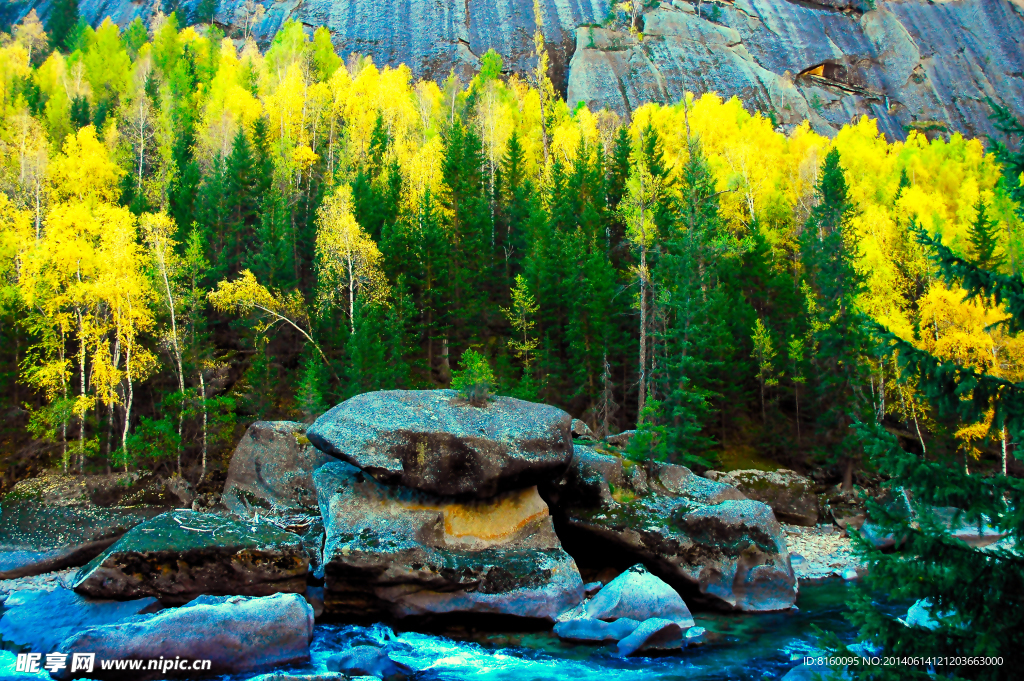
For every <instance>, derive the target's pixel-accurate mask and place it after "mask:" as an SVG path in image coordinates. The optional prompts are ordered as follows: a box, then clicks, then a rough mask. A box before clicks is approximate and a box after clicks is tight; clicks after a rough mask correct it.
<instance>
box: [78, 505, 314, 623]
mask: <svg viewBox="0 0 1024 681" xmlns="http://www.w3.org/2000/svg"><path fill="white" fill-rule="evenodd" d="M308 571H309V557H308V555H307V554H306V550H305V549H304V548H303V546H302V542H301V540H300V538H299V537H298V536H296V535H294V534H292V533H290V532H285V531H284V530H281V529H279V528H278V527H276V526H274V525H271V524H269V523H256V522H247V523H242V522H238V521H235V520H231V519H228V518H224V517H221V516H217V515H213V514H210V513H197V512H195V511H171V512H168V513H165V514H163V515H160V516H158V517H156V518H154V519H153V520H150V521H149V522H146V523H144V524H142V525H139V526H138V527H135V528H133V529H132V530H131V531H130V532H128V533H127V534H125V536H123V537H122V538H121V539H119V540H118V541H117V542H116V543H115V544H114V545H113V546H111V547H110V548H109V549H107V550H106V551H104V552H103V553H102V554H101V555H99V556H97V557H96V558H95V559H93V560H92V561H91V562H90V563H89V564H88V565H86V566H85V567H83V568H82V569H81V570H80V571H79V573H78V576H77V578H76V580H75V584H74V588H75V591H77V592H78V593H81V594H85V595H88V596H92V597H94V598H116V599H128V598H140V597H143V596H155V597H157V598H159V599H161V601H163V602H164V603H168V604H175V603H187V602H189V601H191V600H192V599H194V598H196V597H197V596H199V595H202V594H213V595H247V596H267V595H270V594H274V593H278V592H291V593H304V592H305V590H306V574H307V572H308Z"/></svg>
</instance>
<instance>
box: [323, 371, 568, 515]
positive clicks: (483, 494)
mask: <svg viewBox="0 0 1024 681" xmlns="http://www.w3.org/2000/svg"><path fill="white" fill-rule="evenodd" d="M571 423H572V419H571V418H570V417H569V415H568V414H567V413H565V412H564V411H562V410H561V409H558V408H557V407H552V406H549V405H546V404H536V403H533V402H525V401H523V400H518V399H515V398H512V397H497V398H494V399H493V400H491V401H490V402H489V403H488V404H487V405H486V406H484V407H476V406H473V405H471V404H469V403H468V402H466V401H465V400H463V399H462V398H460V397H459V396H458V393H456V392H455V391H453V390H386V391H381V392H372V393H364V394H362V395H357V396H356V397H353V398H351V399H348V400H346V401H345V402H342V403H341V404H339V405H338V406H336V407H334V408H333V409H331V410H330V411H328V412H327V413H326V414H324V415H323V416H321V417H320V418H318V419H317V420H316V422H315V423H314V424H313V425H312V426H310V427H309V429H308V430H307V431H306V436H307V437H308V438H309V441H310V442H312V443H313V444H314V445H315V446H316V447H317V448H318V449H320V450H321V451H324V452H327V453H328V454H332V455H334V456H337V457H338V458H340V459H343V460H345V461H347V462H349V463H351V464H353V465H354V466H356V467H358V468H360V469H362V470H364V471H366V472H367V473H369V474H370V475H372V476H373V477H374V478H375V479H376V480H377V481H378V482H381V483H384V484H386V485H403V486H405V487H409V488H412V489H417V490H420V491H423V492H429V493H431V494H437V495H441V496H463V497H476V498H478V499H486V498H488V497H492V496H495V495H496V494H499V493H501V492H506V491H509V490H516V489H524V488H528V487H532V486H534V485H537V484H539V483H542V482H545V481H548V480H551V479H553V478H557V477H558V476H560V475H561V474H562V473H564V472H565V470H566V468H567V467H568V465H569V462H570V460H571V459H572V432H571Z"/></svg>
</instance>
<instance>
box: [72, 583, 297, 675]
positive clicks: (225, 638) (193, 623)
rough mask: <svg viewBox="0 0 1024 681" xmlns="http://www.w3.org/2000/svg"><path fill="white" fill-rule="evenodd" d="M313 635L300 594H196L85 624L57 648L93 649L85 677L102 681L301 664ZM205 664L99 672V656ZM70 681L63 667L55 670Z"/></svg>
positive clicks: (228, 671)
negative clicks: (180, 602) (145, 611)
mask: <svg viewBox="0 0 1024 681" xmlns="http://www.w3.org/2000/svg"><path fill="white" fill-rule="evenodd" d="M312 637H313V610H312V608H310V607H309V605H308V604H307V603H306V601H305V600H303V598H302V596H299V595H297V594H275V595H273V596H266V597H262V598H249V597H245V596H222V597H215V596H202V597H200V598H197V599H196V600H194V601H192V602H191V603H189V604H188V605H186V606H183V607H180V608H172V609H168V610H163V611H161V612H158V613H156V614H154V615H140V616H136V617H133V618H131V619H130V620H128V621H125V622H120V623H117V624H108V625H104V626H97V627H91V628H89V629H85V630H83V631H80V632H78V633H76V634H74V635H72V636H69V637H68V638H67V639H65V640H64V641H63V642H62V643H61V644H60V646H59V647H58V650H59V651H60V652H62V653H67V654H68V655H69V659H70V656H71V655H73V654H74V653H95V655H96V660H97V663H96V665H95V668H94V670H93V671H92V673H90V674H89V677H90V678H95V679H100V680H102V681H120V680H121V679H125V680H126V681H129V680H130V681H146V680H147V679H156V678H167V677H172V678H173V677H178V678H195V677H196V676H204V675H215V674H240V673H243V672H248V671H252V670H256V669H262V668H266V667H274V666H278V665H284V664H292V663H298V662H304V661H306V660H308V659H309V642H310V640H311V639H312ZM178 657H181V658H184V659H185V660H188V661H190V662H192V664H194V663H195V661H207V660H208V661H209V663H210V666H209V668H208V669H205V670H202V672H201V673H200V674H196V673H195V672H194V671H193V670H192V668H191V665H181V666H182V667H184V668H183V669H166V670H161V669H155V670H153V669H148V668H146V667H144V668H143V669H141V670H125V669H121V670H116V669H107V670H105V669H102V667H101V665H100V664H99V660H160V659H163V660H167V661H168V662H171V661H174V660H175V658H178ZM54 676H55V678H57V679H70V678H71V674H70V670H69V669H68V668H65V669H63V670H62V671H60V672H58V673H57V674H55V675H54Z"/></svg>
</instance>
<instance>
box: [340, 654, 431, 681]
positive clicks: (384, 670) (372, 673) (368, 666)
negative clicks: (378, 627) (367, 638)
mask: <svg viewBox="0 0 1024 681" xmlns="http://www.w3.org/2000/svg"><path fill="white" fill-rule="evenodd" d="M327 669H328V670H330V671H333V672H344V673H345V674H348V675H349V676H357V677H358V676H369V677H375V678H378V679H385V680H387V679H390V678H392V677H395V676H398V675H400V674H401V675H405V674H408V673H410V672H412V671H413V669H412V667H410V666H409V665H407V664H403V663H401V662H395V661H394V660H392V659H391V658H390V657H388V654H387V652H386V651H384V650H381V649H380V648H377V647H376V646H353V647H352V648H349V649H348V650H346V651H345V652H343V653H338V654H337V655H331V656H330V657H329V658H327Z"/></svg>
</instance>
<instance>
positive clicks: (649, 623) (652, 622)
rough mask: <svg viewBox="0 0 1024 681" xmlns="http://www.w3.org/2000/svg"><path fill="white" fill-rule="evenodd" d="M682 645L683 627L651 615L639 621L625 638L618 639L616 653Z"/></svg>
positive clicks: (628, 653)
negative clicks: (649, 617)
mask: <svg viewBox="0 0 1024 681" xmlns="http://www.w3.org/2000/svg"><path fill="white" fill-rule="evenodd" d="M682 645H683V629H682V628H681V627H680V626H679V623H678V622H674V621H672V620H666V619H661V618H660V617H653V618H651V619H648V620H645V621H643V622H641V623H640V625H639V626H638V627H637V628H636V629H634V630H633V633H631V634H630V635H629V636H627V637H626V638H624V639H622V640H621V641H619V644H618V646H617V647H616V653H618V654H619V655H620V656H623V657H625V656H626V655H635V654H636V653H639V652H641V651H644V650H650V649H652V648H654V649H660V650H671V649H674V648H681V647H682Z"/></svg>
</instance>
